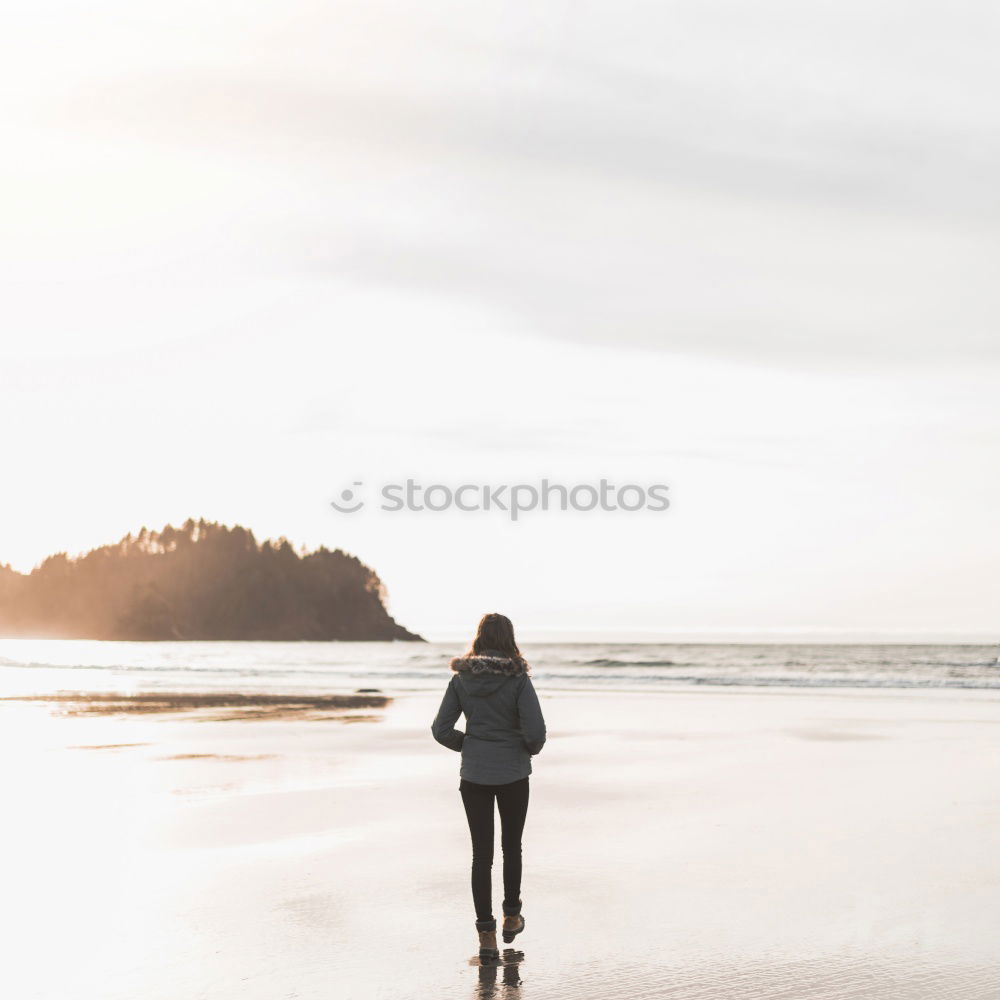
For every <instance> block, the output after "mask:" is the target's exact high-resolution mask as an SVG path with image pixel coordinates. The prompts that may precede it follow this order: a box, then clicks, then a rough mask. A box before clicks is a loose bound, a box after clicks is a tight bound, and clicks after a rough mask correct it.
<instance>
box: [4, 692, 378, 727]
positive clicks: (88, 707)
mask: <svg viewBox="0 0 1000 1000" xmlns="http://www.w3.org/2000/svg"><path fill="white" fill-rule="evenodd" d="M0 701H30V702H44V703H47V704H51V705H54V706H55V711H56V712H57V713H58V714H61V715H90V716H92V715H124V714H147V715H151V714H158V713H159V714H162V713H167V712H197V713H199V714H198V716H197V717H198V718H199V719H201V720H202V721H206V722H225V721H228V720H235V719H288V718H296V719H311V720H314V721H320V720H323V721H338V722H375V721H377V720H378V719H380V718H381V715H380V714H374V713H372V712H371V711H367V712H365V711H360V710H363V709H369V710H370V709H384V708H385V707H386V705H388V704H389V703H390V702H391V701H392V699H391V698H390V697H388V696H386V695H382V694H371V693H364V694H361V693H359V694H325V695H312V694H240V693H237V692H231V691H213V692H202V691H199V692H185V691H142V692H137V693H119V692H108V691H82V692H69V691H60V692H54V693H52V694H31V695H12V696H7V697H5V698H0ZM209 713H211V714H209Z"/></svg>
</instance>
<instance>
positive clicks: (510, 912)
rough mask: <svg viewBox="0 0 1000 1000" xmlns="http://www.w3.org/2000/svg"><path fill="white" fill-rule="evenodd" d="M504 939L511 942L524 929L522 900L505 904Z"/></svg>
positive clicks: (507, 942) (505, 941)
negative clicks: (509, 904)
mask: <svg viewBox="0 0 1000 1000" xmlns="http://www.w3.org/2000/svg"><path fill="white" fill-rule="evenodd" d="M503 912H504V918H503V939H504V943H505V944H510V943H511V941H513V940H514V938H515V937H517V935H518V934H520V933H521V931H523V930H524V917H522V916H521V900H518V901H517V902H516V903H514V904H513V905H511V906H508V905H507V904H506V903H504V905H503Z"/></svg>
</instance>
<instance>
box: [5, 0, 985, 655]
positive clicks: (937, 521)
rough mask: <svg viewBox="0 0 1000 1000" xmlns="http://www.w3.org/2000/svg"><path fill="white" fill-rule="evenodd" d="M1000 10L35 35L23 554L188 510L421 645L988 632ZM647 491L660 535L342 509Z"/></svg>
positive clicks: (8, 292)
mask: <svg viewBox="0 0 1000 1000" xmlns="http://www.w3.org/2000/svg"><path fill="white" fill-rule="evenodd" d="M998 29H1000V15H998V13H997V11H996V10H995V9H990V8H989V7H988V6H987V5H984V4H980V3H970V2H962V0H959V2H957V3H950V4H947V5H945V4H943V3H937V4H934V3H930V4H928V3H922V4H915V3H912V2H910V3H905V4H904V3H888V2H879V0H876V2H874V3H872V2H866V3H859V2H846V3H839V4H831V3H825V2H824V3H810V2H806V3H803V2H801V0H797V2H794V3H793V2H791V0H789V2H787V3H778V2H772V0H765V2H763V3H760V4H755V5H752V6H748V5H746V4H743V3H714V2H705V0H700V2H698V3H676V2H675V3H669V2H668V3H651V2H642V3H627V2H626V3H621V2H619V3H615V4H610V3H606V4H593V3H586V4H580V3H574V4H555V3H543V4H535V5H530V9H529V7H524V6H523V5H522V7H518V6H517V5H510V4H506V3H504V4H501V3H492V2H477V3H474V4H468V3H454V4H449V3H439V2H433V0H430V2H425V3H422V4H419V5H415V4H403V3H400V4H393V3H384V2H380V0H373V2H368V3H365V4H350V5H345V4H339V3H331V2H326V3H322V4H316V3H307V2H298V0H291V2H289V0H282V2H280V3H278V2H270V0H262V2H256V3H250V4H239V5H205V4H203V3H194V2H184V0H181V2H174V3H171V4H161V3H157V4H152V3H143V2H139V3H136V2H134V0H130V2H129V3H125V2H116V3H101V2H97V3H94V4H89V5H86V6H83V5H79V4H72V3H68V2H46V0H40V2H32V3H31V4H28V3H24V4H23V5H22V9H21V10H20V11H17V10H14V11H13V12H12V13H11V15H10V16H9V18H8V19H7V21H6V26H5V31H4V33H3V36H2V38H0V75H2V81H0V82H2V94H3V96H2V101H3V104H4V109H3V111H4V120H5V139H6V142H5V147H6V150H5V155H4V158H3V160H2V161H0V202H2V204H0V210H2V219H3V225H2V229H0V259H2V269H3V275H4V287H3V289H2V292H3V312H4V323H3V329H4V332H3V334H2V337H3V341H2V362H3V392H2V393H0V418H2V420H3V426H4V427H5V429H6V434H5V439H4V459H3V470H4V473H5V474H4V478H3V483H4V489H3V492H2V500H0V513H2V517H0V561H6V560H9V561H10V562H12V563H13V564H14V565H15V566H17V567H18V568H22V569H27V568H30V567H31V565H33V564H34V563H35V562H36V561H37V560H39V559H40V558H41V557H43V556H44V555H46V554H47V553H49V552H51V551H54V550H58V549H67V550H69V551H71V552H75V551H79V550H82V549H85V548H88V547H91V546H93V545H97V544H101V543H103V542H106V541H110V540H113V539H116V538H118V537H120V536H121V535H122V534H124V533H126V532H127V531H129V530H134V529H137V528H139V527H140V526H142V525H144V524H145V525H148V526H150V527H160V526H162V524H164V523H165V522H167V521H174V522H179V521H182V520H183V519H185V518H186V517H188V516H196V517H197V516H205V517H208V518H211V519H216V520H222V521H226V522H230V523H232V522H240V523H243V524H246V525H248V526H250V527H252V528H253V529H254V530H255V531H256V532H257V533H258V535H260V536H265V535H281V534H284V535H287V536H288V537H290V538H291V539H292V540H293V541H295V542H303V543H307V544H309V545H315V544H319V543H324V544H327V545H329V546H341V547H344V548H346V549H348V550H349V551H352V552H354V553H356V554H357V555H358V556H360V557H361V558H362V559H364V560H365V561H367V562H369V563H370V564H371V565H373V566H374V567H375V568H376V569H377V570H378V571H379V573H380V574H381V575H382V577H383V579H384V580H385V581H386V583H387V585H388V587H389V591H390V599H391V609H392V611H393V613H394V614H395V615H396V616H397V617H398V619H399V620H400V621H402V622H403V623H404V624H405V625H407V626H408V627H410V628H413V629H415V630H417V631H420V632H423V633H424V634H427V635H429V636H432V637H433V636H437V635H445V634H450V633H452V632H455V631H465V630H466V629H467V628H468V626H469V624H470V623H471V622H473V621H474V620H475V619H476V618H477V617H478V615H479V614H480V613H481V612H482V611H484V610H500V611H505V612H506V613H508V614H510V615H511V616H512V617H513V618H514V619H515V621H516V622H517V623H518V624H520V625H521V626H522V627H523V629H524V630H525V632H527V633H534V634H536V635H539V634H541V632H542V631H543V630H550V629H552V630H566V631H567V633H569V634H589V633H587V632H586V630H590V629H595V630H606V631H608V632H609V633H612V634H616V635H622V636H624V635H632V634H636V635H639V634H655V633H657V632H658V631H670V630H684V631H688V632H701V631H705V630H711V629H715V628H731V629H781V628H802V629H841V630H858V631H862V632H864V631H870V630H889V631H892V630H900V633H901V634H902V633H908V632H913V631H918V630H929V631H939V632H948V631H951V630H956V631H965V632H989V631H990V630H991V629H995V630H998V631H1000V626H998V622H1000V618H998V614H997V612H998V603H1000V602H998V591H1000V588H998V584H997V566H998V559H1000V530H998V528H997V522H998V518H997V507H998V502H1000V471H998V470H1000V461H998V458H1000V403H998V400H1000V335H998V319H1000V283H998V282H997V280H996V273H997V265H998V254H997V246H998V237H1000V201H998V197H997V185H996V177H997V176H998V175H1000V100H998V98H1000V72H998V69H997V61H996V57H995V51H996V38H997V33H998ZM406 476H414V477H416V478H418V479H420V480H421V481H423V482H425V483H431V482H446V483H451V484H456V483H460V482H463V481H470V482H492V483H503V482H527V481H531V480H534V479H538V478H540V477H542V476H548V477H549V478H550V479H554V480H559V481H563V482H595V481H597V480H599V479H600V478H602V477H605V478H611V479H613V480H616V481H618V482H626V481H631V482H638V483H644V482H645V483H648V482H665V483H669V484H670V487H671V494H672V500H673V507H672V509H671V510H670V511H669V512H668V513H667V514H665V515H653V514H641V515H627V514H622V513H617V514H603V515H601V514H590V515H579V514H578V515H560V514H558V513H549V514H541V513H537V514H535V515H529V516H526V517H525V519H524V520H523V521H522V522H520V523H518V524H513V525H512V524H510V523H509V522H508V521H505V520H503V519H502V518H499V517H491V516H488V515H484V514H465V515H462V514H437V515H431V516H416V515H390V514H383V513H380V512H378V511H377V510H366V511H364V512H362V513H361V514H358V515H354V516H353V517H351V516H344V515H337V514H336V513H334V512H333V511H332V510H331V509H330V508H329V506H328V501H329V500H330V499H332V498H333V497H335V496H336V494H337V493H338V492H339V491H340V490H341V489H342V488H343V487H345V486H348V485H350V484H351V483H352V482H354V481H356V480H363V481H364V482H365V483H366V484H372V485H376V484H380V483H383V482H388V481H397V480H400V479H403V478H405V477H406Z"/></svg>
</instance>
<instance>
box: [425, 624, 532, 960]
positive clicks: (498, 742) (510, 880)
mask: <svg viewBox="0 0 1000 1000" xmlns="http://www.w3.org/2000/svg"><path fill="white" fill-rule="evenodd" d="M451 669H452V670H453V671H454V676H453V677H452V678H451V680H450V681H449V683H448V688H447V690H446V691H445V693H444V698H443V699H442V700H441V707H440V708H439V709H438V714H437V717H436V718H435V719H434V722H433V724H432V725H431V732H432V733H433V734H434V739H436V740H437V741H438V743H440V744H442V745H443V746H446V747H448V748H449V749H450V750H460V751H461V753H462V766H461V769H460V771H459V776H460V779H461V780H460V781H459V786H458V788H459V791H460V792H461V793H462V803H463V804H464V806H465V815H466V818H467V819H468V821H469V832H470V833H471V834H472V901H473V903H474V904H475V907H476V930H477V931H479V958H480V960H481V961H491V960H492V961H495V960H497V959H498V958H499V957H500V952H499V950H498V949H497V934H496V931H497V922H496V919H495V918H494V916H493V898H492V885H491V882H492V869H493V802H494V800H495V801H496V804H497V808H498V809H499V811H500V844H501V847H502V848H503V888H504V899H503V913H504V922H503V939H504V941H505V942H507V943H508V944H509V943H510V942H511V941H513V940H514V937H515V936H516V935H517V934H520V933H521V931H523V930H524V917H523V916H521V832H522V831H523V829H524V818H525V816H526V815H527V812H528V775H529V774H531V758H532V756H534V755H535V754H537V753H539V752H540V751H541V749H542V747H543V746H544V744H545V720H544V719H543V718H542V709H541V706H540V705H539V704H538V696H537V695H536V694H535V688H534V686H533V685H532V683H531V678H530V677H529V676H528V673H529V667H528V664H527V663H526V662H525V660H524V657H522V656H521V651H520V650H519V649H518V648H517V643H516V642H515V641H514V626H513V625H512V624H511V623H510V619H509V618H505V617H504V616H503V615H497V614H492V615H483V618H482V620H481V621H480V622H479V629H478V631H477V632H476V638H475V639H474V640H473V642H472V648H471V649H470V650H469V652H468V653H466V654H465V655H464V656H457V657H455V659H453V660H452V661H451ZM463 712H464V713H465V732H462V730H460V729H455V721H456V720H457V719H458V717H459V715H460V714H461V713H463Z"/></svg>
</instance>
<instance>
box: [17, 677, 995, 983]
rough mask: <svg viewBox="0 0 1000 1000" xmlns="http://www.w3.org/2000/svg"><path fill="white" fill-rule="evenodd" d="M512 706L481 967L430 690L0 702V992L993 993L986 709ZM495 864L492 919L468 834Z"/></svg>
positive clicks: (963, 703) (680, 699)
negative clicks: (520, 724) (512, 842)
mask: <svg viewBox="0 0 1000 1000" xmlns="http://www.w3.org/2000/svg"><path fill="white" fill-rule="evenodd" d="M175 696H176V693H175V695H172V697H175ZM541 696H542V700H543V709H544V711H545V713H546V719H547V722H548V725H549V730H550V740H549V743H548V745H547V746H546V748H545V750H544V751H543V753H542V754H541V756H540V757H538V758H536V759H535V768H536V769H535V773H534V775H533V776H532V791H531V796H532V797H531V806H530V809H529V813H528V822H527V826H526V829H525V842H524V866H525V876H524V887H523V893H522V895H523V898H524V902H525V908H524V913H525V917H526V921H527V928H526V931H525V933H524V934H522V935H521V936H520V937H518V938H517V949H516V950H514V949H508V950H507V951H506V952H505V953H504V961H503V964H502V965H501V966H500V967H492V968H481V967H480V966H479V965H478V961H477V960H476V958H475V954H476V940H475V932H474V929H473V923H472V922H473V913H472V910H471V900H470V894H469V888H468V855H469V846H468V832H467V829H466V827H465V818H464V814H463V812H462V808H461V803H460V799H459V795H458V790H457V788H458V774H457V770H458V755H457V754H453V753H450V752H449V751H447V750H445V749H444V748H442V747H439V746H437V745H436V744H435V743H434V742H433V741H432V740H431V738H430V733H429V726H430V720H431V718H432V716H433V714H434V711H435V709H436V707H437V700H438V696H437V695H436V694H435V695H433V696H428V695H425V694H419V695H403V696H397V697H395V698H394V699H392V700H389V701H387V702H385V703H384V704H382V705H374V706H372V705H366V706H361V707H358V708H357V709H356V710H354V709H347V710H345V711H342V712H340V714H338V712H331V711H327V710H325V709H323V708H320V709H317V708H315V707H313V708H309V709H304V710H302V711H301V712H298V713H294V712H293V713H291V714H289V712H287V711H284V710H281V711H277V712H276V713H275V714H274V715H273V716H272V715H266V716H263V717H261V716H255V715H254V714H253V712H252V711H251V712H250V713H249V715H247V714H246V713H245V712H244V709H248V708H253V707H254V706H247V705H241V704H238V703H234V702H232V700H231V699H226V700H227V707H228V708H229V709H233V710H234V712H235V714H228V712H227V714H225V715H224V716H222V715H220V714H219V709H218V706H216V705H211V706H206V705H187V706H185V707H183V708H182V709H172V710H170V711H164V712H150V711H129V710H127V709H124V710H122V709H121V708H120V701H121V699H119V700H118V701H115V700H114V699H111V700H110V701H107V702H105V708H106V709H107V708H108V706H115V710H114V711H110V712H109V711H104V710H100V709H99V708H97V707H94V708H93V710H92V711H87V712H85V713H83V714H79V715H69V716H67V715H65V714H63V709H64V708H65V705H62V706H60V705H59V704H47V703H44V702H30V703H25V702H3V703H0V739H2V740H3V744H4V749H5V751H6V760H7V762H8V766H7V768H6V769H5V770H6V778H7V780H6V781H5V785H6V786H7V787H6V789H5V799H6V802H5V804H6V805H7V810H6V820H5V823H4V827H3V839H4V847H5V851H4V856H5V858H6V859H7V860H8V869H9V870H8V872H7V874H6V876H5V882H6V885H5V900H4V907H3V908H2V911H3V918H2V920H3V924H2V926H0V933H2V935H3V940H4V942H5V945H6V947H5V976H4V978H5V981H6V983H7V984H8V992H9V994H10V995H11V996H16V997H18V998H19V1000H20V998H38V1000H67V998H70V997H72V998H73V1000H118V998H121V1000H125V998H128V1000H140V998H141V1000H189V998H190V1000H194V998H206V1000H229V998H233V1000H235V998H240V1000H257V998H260V1000H265V998H266V1000H276V998H285V997H296V998H338V1000H340V998H358V1000H369V998H383V997H384V998H393V1000H405V998H411V997H412V998H426V1000H430V998H434V1000H437V998H452V997H455V998H463V1000H470V998H486V997H498V998H499V997H507V998H511V997H518V998H527V1000H558V998H589V997H611V998H618V997H621V998H625V997H628V998H636V997H638V998H647V997H650V998H651V997H676V998H690V1000H703V998H704V1000H708V998H713V1000H714V998H720V1000H721V998H726V1000H730V998H758V997H759V998H762V1000H763V998H769V1000H774V998H788V1000H792V998H796V1000H799V998H803V997H809V998H823V1000H825V998H844V1000H847V998H854V1000H856V998H861V997H863V998H866V1000H867V998H886V1000H889V998H892V1000H915V998H922V1000H923V998H926V1000H931V998H934V1000H940V998H955V1000H985V998H988V997H989V998H993V997H995V996H996V995H997V989H996V983H997V982H998V981H1000V952H998V950H997V947H996V928H997V926H1000V851H998V847H1000V804H998V798H997V787H998V781H997V779H998V777H1000V766H998V765H1000V752H998V750H997V731H998V722H1000V698H998V697H997V695H996V694H994V693H990V692H977V691H940V692H936V691H905V692H904V691H892V690H878V691H802V690H748V689H728V690H711V691H705V690H693V689H685V690H675V691H664V692H656V693H642V694H638V693H610V692H602V693H599V694H598V693H591V692H566V691H560V692H557V693H552V694H547V693H546V692H544V691H542V692H541ZM299 700H300V701H301V699H299ZM93 705H94V706H96V705H98V702H97V701H96V700H95V701H94V702H93ZM258 707H259V706H258ZM272 707H273V706H272ZM279 707H280V706H279ZM287 707H288V706H284V708H287ZM340 708H341V709H342V708H343V706H340ZM347 718H353V720H354V722H353V724H345V720H346V719H347ZM497 864H498V867H497V869H496V872H495V878H494V883H495V886H496V892H497V895H496V903H495V905H496V908H497V910H499V898H500V897H499V881H500V880H499V844H498V846H497Z"/></svg>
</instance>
